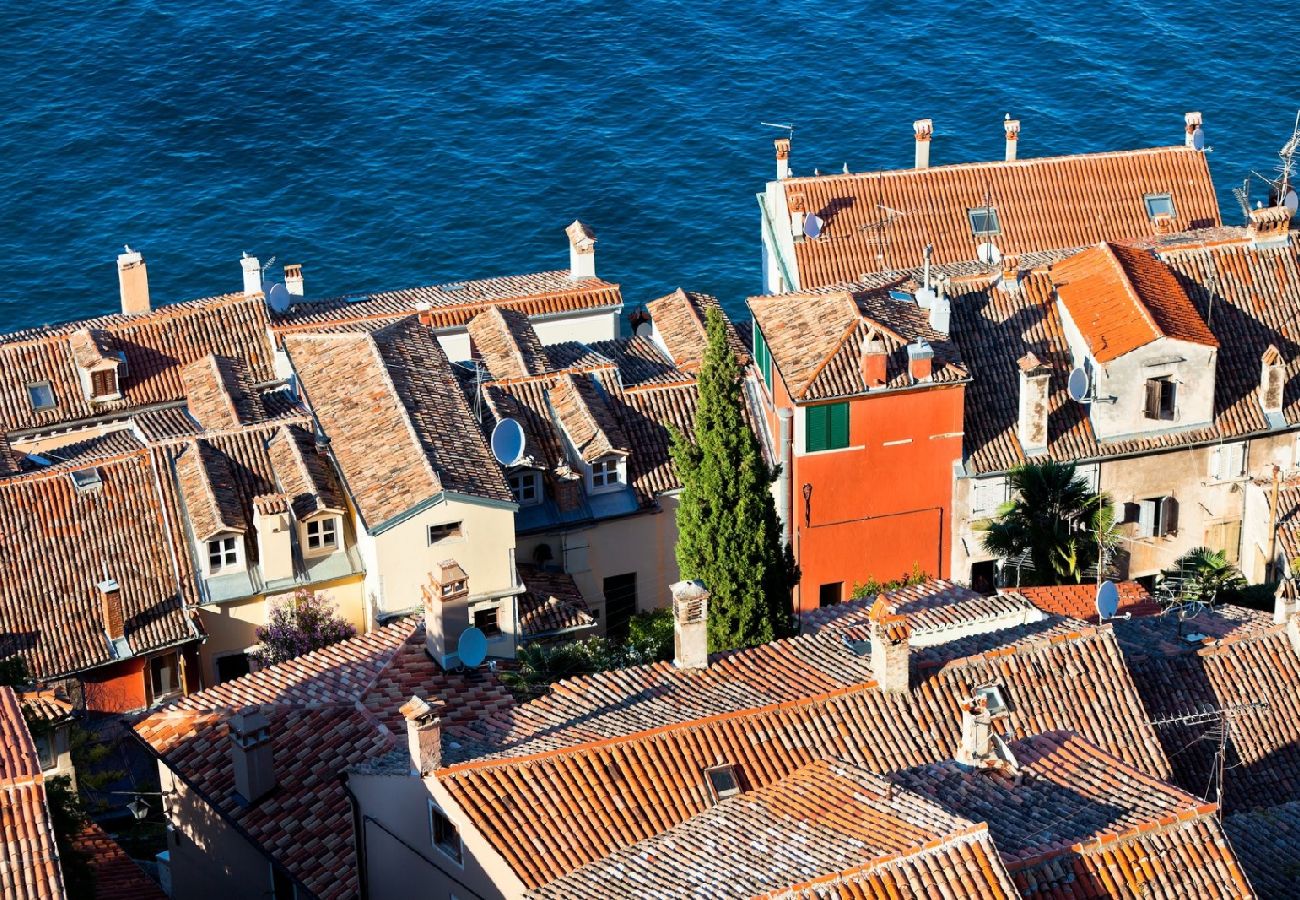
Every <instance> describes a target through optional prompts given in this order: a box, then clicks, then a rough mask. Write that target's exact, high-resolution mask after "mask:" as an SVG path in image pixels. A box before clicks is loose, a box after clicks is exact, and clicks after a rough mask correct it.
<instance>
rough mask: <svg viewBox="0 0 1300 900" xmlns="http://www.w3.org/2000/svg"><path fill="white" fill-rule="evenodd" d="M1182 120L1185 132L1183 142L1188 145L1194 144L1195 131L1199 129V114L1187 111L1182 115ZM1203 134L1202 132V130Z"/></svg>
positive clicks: (1192, 145)
mask: <svg viewBox="0 0 1300 900" xmlns="http://www.w3.org/2000/svg"><path fill="white" fill-rule="evenodd" d="M1183 122H1184V123H1186V128H1185V129H1184V130H1185V132H1186V134H1185V136H1184V138H1183V141H1184V143H1186V144H1187V146H1189V147H1195V146H1196V132H1198V131H1200V130H1201V114H1200V113H1198V112H1189V113H1187V114H1186V115H1185V116H1183ZM1202 134H1204V132H1202Z"/></svg>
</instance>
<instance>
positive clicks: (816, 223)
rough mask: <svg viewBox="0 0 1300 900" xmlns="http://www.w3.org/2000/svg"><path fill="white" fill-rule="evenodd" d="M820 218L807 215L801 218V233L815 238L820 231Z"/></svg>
mask: <svg viewBox="0 0 1300 900" xmlns="http://www.w3.org/2000/svg"><path fill="white" fill-rule="evenodd" d="M822 224H823V223H822V220H821V217H820V216H809V217H808V218H806V219H804V220H803V233H804V235H805V236H806V237H810V238H815V237H817V236H818V235H820V234H821V233H822Z"/></svg>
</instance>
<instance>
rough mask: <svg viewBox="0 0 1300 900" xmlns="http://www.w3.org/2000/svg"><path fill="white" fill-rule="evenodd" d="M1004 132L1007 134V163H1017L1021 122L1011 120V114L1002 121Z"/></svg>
mask: <svg viewBox="0 0 1300 900" xmlns="http://www.w3.org/2000/svg"><path fill="white" fill-rule="evenodd" d="M1002 130H1003V131H1005V132H1006V133H1007V162H1015V161H1016V142H1017V141H1018V140H1019V139H1020V120H1019V119H1013V118H1011V113H1007V117H1006V118H1005V119H1003V120H1002Z"/></svg>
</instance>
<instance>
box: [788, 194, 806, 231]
mask: <svg viewBox="0 0 1300 900" xmlns="http://www.w3.org/2000/svg"><path fill="white" fill-rule="evenodd" d="M785 205H786V207H787V208H788V209H789V210H790V233H791V234H792V235H794V239H795V240H796V241H801V240H803V238H804V233H803V223H804V219H805V218H807V216H808V197H807V196H806V195H805V194H804V192H803V191H791V192H790V194H789V196H788V197H786V201H785Z"/></svg>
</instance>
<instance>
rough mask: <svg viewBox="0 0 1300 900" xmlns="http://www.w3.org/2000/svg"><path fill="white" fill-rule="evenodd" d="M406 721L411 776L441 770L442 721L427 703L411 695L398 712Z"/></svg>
mask: <svg viewBox="0 0 1300 900" xmlns="http://www.w3.org/2000/svg"><path fill="white" fill-rule="evenodd" d="M399 712H401V714H402V718H404V719H405V720H406V749H407V750H408V751H409V752H410V754H411V774H412V775H421V776H423V775H428V774H430V773H432V772H436V771H437V770H438V769H441V768H442V719H441V718H439V717H438V713H437V712H435V711H434V709H433V707H431V706H430V705H429V704H428V703H427V702H425V701H424V700H423V699H421V698H420V697H418V696H416V695H414V694H412V695H411V699H410V700H407V701H406V703H405V704H403V705H402V708H401V709H400V710H399Z"/></svg>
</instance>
